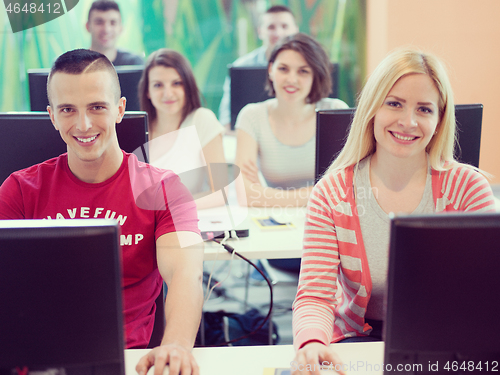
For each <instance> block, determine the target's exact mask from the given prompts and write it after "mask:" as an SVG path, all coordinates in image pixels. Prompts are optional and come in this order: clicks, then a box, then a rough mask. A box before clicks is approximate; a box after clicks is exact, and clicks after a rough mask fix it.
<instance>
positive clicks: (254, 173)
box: [241, 160, 260, 184]
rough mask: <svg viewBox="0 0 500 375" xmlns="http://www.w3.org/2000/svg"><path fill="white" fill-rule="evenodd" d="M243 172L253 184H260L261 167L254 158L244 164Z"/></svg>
mask: <svg viewBox="0 0 500 375" xmlns="http://www.w3.org/2000/svg"><path fill="white" fill-rule="evenodd" d="M241 173H243V175H244V176H245V177H246V179H247V180H248V181H250V182H251V183H252V184H260V180H259V168H258V167H257V165H256V164H255V163H254V162H253V161H252V160H248V161H247V162H245V163H244V164H243V166H242V167H241Z"/></svg>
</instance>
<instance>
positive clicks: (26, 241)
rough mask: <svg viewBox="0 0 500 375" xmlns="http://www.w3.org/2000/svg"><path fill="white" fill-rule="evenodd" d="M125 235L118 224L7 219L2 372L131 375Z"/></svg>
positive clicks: (0, 320)
mask: <svg viewBox="0 0 500 375" xmlns="http://www.w3.org/2000/svg"><path fill="white" fill-rule="evenodd" d="M118 236H119V226H118V223H117V222H115V221H113V220H105V219H75V220H3V221H0V249H1V251H0V296H2V307H1V308H0V338H1V339H0V340H1V342H2V350H0V373H1V374H9V375H10V374H14V373H15V374H19V373H27V371H29V373H30V374H31V373H39V372H36V371H45V372H40V373H43V374H46V373H51V374H59V375H63V374H64V375H72V374H101V375H104V374H111V375H124V347H125V344H124V328H123V307H122V288H121V284H122V281H121V280H122V278H121V260H120V259H121V258H120V257H121V255H120V246H119V243H118ZM15 368H18V369H20V371H22V372H19V371H17V372H16V370H15ZM48 369H50V370H51V372H47V370H48Z"/></svg>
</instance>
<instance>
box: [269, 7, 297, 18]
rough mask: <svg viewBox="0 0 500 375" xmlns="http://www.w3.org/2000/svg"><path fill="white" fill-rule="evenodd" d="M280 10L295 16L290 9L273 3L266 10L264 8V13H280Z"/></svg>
mask: <svg viewBox="0 0 500 375" xmlns="http://www.w3.org/2000/svg"><path fill="white" fill-rule="evenodd" d="M282 12H287V13H290V14H291V15H292V16H293V17H295V16H294V14H293V12H292V10H291V9H290V8H288V7H287V6H284V5H273V6H272V7H270V8H269V9H268V10H266V12H265V13H282Z"/></svg>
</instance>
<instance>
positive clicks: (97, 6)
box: [87, 0, 121, 21]
mask: <svg viewBox="0 0 500 375" xmlns="http://www.w3.org/2000/svg"><path fill="white" fill-rule="evenodd" d="M93 10H98V11H100V12H106V11H108V10H116V11H118V12H120V7H119V6H118V3H117V2H116V1H113V0H96V1H94V2H93V3H92V5H91V6H90V9H89V15H88V18H87V19H88V20H89V21H90V13H91V12H92V11H93ZM120 14H121V13H120Z"/></svg>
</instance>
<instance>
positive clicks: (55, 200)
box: [0, 153, 199, 348]
mask: <svg viewBox="0 0 500 375" xmlns="http://www.w3.org/2000/svg"><path fill="white" fill-rule="evenodd" d="M80 218H111V219H113V218H114V219H116V220H117V221H118V222H119V224H120V228H121V235H120V244H121V247H122V260H123V296H124V297H123V303H124V320H125V334H126V341H127V342H126V347H127V348H141V347H142V348H144V347H146V346H147V344H148V343H149V339H150V337H151V332H152V330H153V325H154V313H155V299H156V297H157V296H158V294H159V293H160V291H161V287H162V279H161V276H160V274H159V272H158V265H157V260H156V245H155V244H156V240H157V239H158V237H160V236H161V235H163V234H166V233H170V232H175V231H191V232H196V233H199V230H198V219H197V213H196V205H195V203H194V201H193V199H192V197H191V194H190V193H189V191H188V190H187V189H186V188H185V187H184V185H183V184H182V183H181V182H180V179H179V177H178V176H177V175H175V174H174V173H173V172H171V171H165V170H162V169H158V168H155V167H153V166H151V165H149V164H145V163H142V162H139V161H138V160H137V158H136V156H135V155H133V154H126V153H124V158H123V162H122V165H121V166H120V169H119V170H118V171H117V172H116V173H115V174H114V175H113V176H112V177H111V178H109V179H108V180H106V181H104V182H102V183H97V184H89V183H86V182H83V181H81V180H79V179H78V178H76V177H75V176H74V175H73V174H72V173H71V171H70V169H69V167H68V158H67V154H63V155H61V156H59V157H57V158H54V159H50V160H47V161H46V162H44V163H41V164H37V165H35V166H32V167H30V168H27V169H24V170H21V171H18V172H15V173H13V174H12V175H11V176H10V177H9V178H7V179H6V180H5V182H4V183H3V184H2V186H1V187H0V219H4V220H5V219H80Z"/></svg>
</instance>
